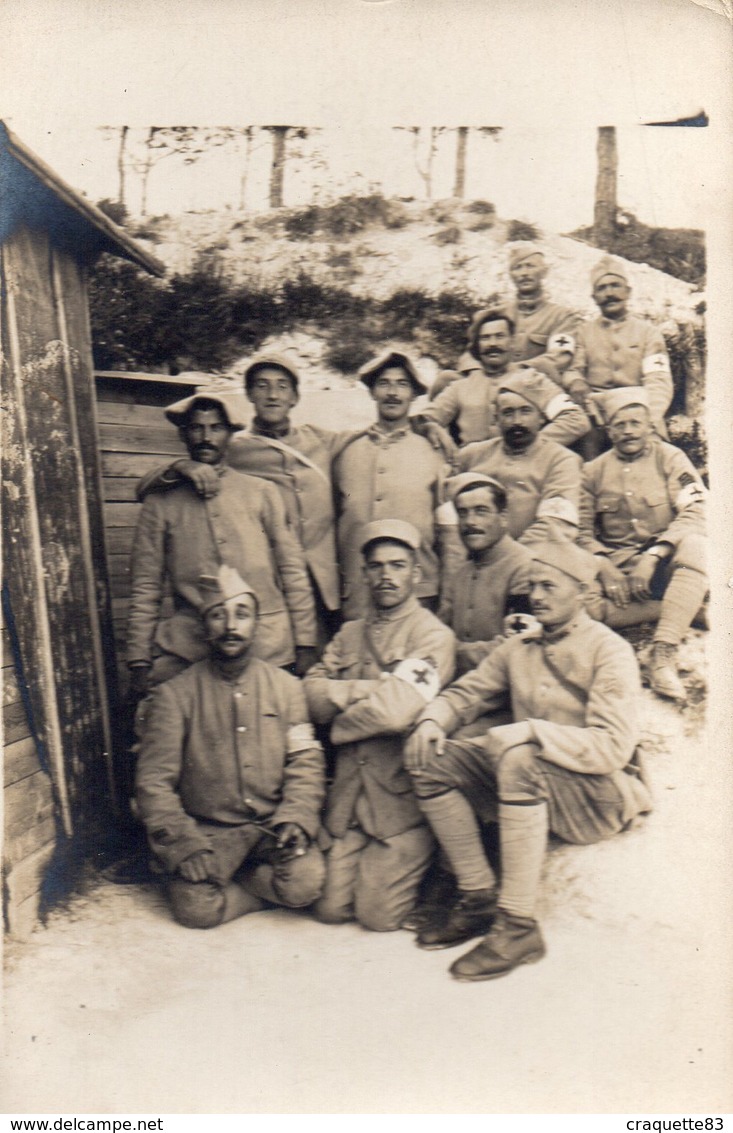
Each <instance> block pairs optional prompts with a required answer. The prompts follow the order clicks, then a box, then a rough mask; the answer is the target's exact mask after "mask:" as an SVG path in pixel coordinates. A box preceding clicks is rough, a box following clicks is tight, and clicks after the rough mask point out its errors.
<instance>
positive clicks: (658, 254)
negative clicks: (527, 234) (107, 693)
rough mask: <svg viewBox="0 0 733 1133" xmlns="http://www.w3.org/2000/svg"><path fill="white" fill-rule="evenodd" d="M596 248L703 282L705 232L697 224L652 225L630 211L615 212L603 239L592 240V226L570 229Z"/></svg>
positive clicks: (676, 275)
mask: <svg viewBox="0 0 733 1133" xmlns="http://www.w3.org/2000/svg"><path fill="white" fill-rule="evenodd" d="M570 235H571V236H573V237H574V238H575V239H576V240H583V241H584V242H585V243H586V244H592V245H593V246H594V247H596V248H603V250H604V251H607V252H612V253H613V254H614V255H617V256H623V257H624V259H627V260H631V261H632V262H633V263H637V264H649V266H650V267H653V268H657V269H658V270H659V271H664V272H666V273H667V275H673V276H674V277H675V278H676V279H684V280H685V282H686V283H692V284H694V285H695V286H696V287H703V286H704V282H705V233H704V232H703V231H702V229H699V228H653V227H650V226H649V225H647V224H643V223H642V222H641V221H640V220H637V218H636V217H635V216H634V214H633V213H630V212H619V214H618V218H617V221H616V225H615V230H614V234H613V236H612V238H611V240H609V241H607V243H604V244H600V243H598V242H597V241H596V240H595V237H594V231H593V228H592V227H587V228H578V229H576V230H575V232H571V233H570Z"/></svg>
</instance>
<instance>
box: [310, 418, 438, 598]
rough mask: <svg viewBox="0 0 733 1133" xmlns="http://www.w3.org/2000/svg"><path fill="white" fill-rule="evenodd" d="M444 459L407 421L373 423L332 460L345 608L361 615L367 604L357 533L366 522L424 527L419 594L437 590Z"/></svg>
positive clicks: (420, 551) (419, 556)
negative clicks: (390, 428) (395, 425)
mask: <svg viewBox="0 0 733 1133" xmlns="http://www.w3.org/2000/svg"><path fill="white" fill-rule="evenodd" d="M445 471H446V465H445V462H444V460H443V458H442V457H441V456H440V454H439V453H437V452H436V451H435V449H433V448H432V447H431V445H430V443H429V442H428V441H427V440H425V438H424V437H420V436H418V435H417V433H414V432H413V431H412V429H411V427H410V426H409V425H406V426H405V427H404V428H402V429H398V430H395V432H393V433H386V432H383V431H382V430H381V429H380V428H379V427H378V426H376V425H375V426H372V427H371V428H370V429H368V430H366V432H364V433H361V434H358V435H357V436H356V437H355V439H354V440H351V441H349V442H348V443H347V444H346V446H345V447H344V448H343V449H342V451H341V452H340V453H339V455H338V456H337V457H336V460H335V461H334V466H333V479H334V488H335V492H336V500H337V511H338V548H339V563H340V565H341V573H342V594H343V612H344V617H346V618H357V617H360V616H362V615H363V614H364V612H365V610H366V608H367V606H368V595H367V589H366V585H365V583H364V579H363V576H362V562H363V559H362V554H361V550H360V548H359V535H360V531H361V528H362V527H363V526H364V524H365V523H370V522H371V521H372V520H377V519H402V520H404V521H406V522H407V523H411V524H412V526H413V527H415V528H416V529H417V530H418V532H419V533H420V540H421V542H420V550H419V551H418V563H419V565H420V570H421V578H420V582H419V583H418V587H417V591H416V592H417V594H418V595H420V597H430V596H433V595H436V594H438V592H439V589H440V566H439V560H438V546H437V544H438V539H437V532H436V526H435V511H436V509H437V508H438V507H439V506H440V504H441V501H442V488H443V479H444V475H445Z"/></svg>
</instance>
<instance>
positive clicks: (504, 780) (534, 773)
mask: <svg viewBox="0 0 733 1133" xmlns="http://www.w3.org/2000/svg"><path fill="white" fill-rule="evenodd" d="M539 750H540V749H539V747H538V746H537V745H536V744H520V745H518V746H517V747H512V748H509V750H508V751H507V752H505V753H504V755H503V756H502V757H501V759H500V760H499V764H498V766H497V769H496V780H497V784H498V787H499V797H500V798H505V797H507V796H509V795H516V794H522V795H528V796H530V797H535V796H536V795H537V794H539V793H540V792H541V790H542V787H543V776H542V771H541V770H540V768H539V766H538V763H537V756H538V755H539Z"/></svg>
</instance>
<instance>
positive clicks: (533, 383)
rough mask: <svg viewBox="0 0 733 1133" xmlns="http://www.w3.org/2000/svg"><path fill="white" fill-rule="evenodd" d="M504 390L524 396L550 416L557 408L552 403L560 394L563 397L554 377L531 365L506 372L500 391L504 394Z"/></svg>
mask: <svg viewBox="0 0 733 1133" xmlns="http://www.w3.org/2000/svg"><path fill="white" fill-rule="evenodd" d="M504 391H506V392H507V393H516V394H518V395H519V397H523V398H524V400H525V401H528V402H529V404H530V405H534V407H535V409H539V411H540V413H543V414H544V415H545V417H548V418H550V417H551V416H552V415H553V409H554V408H555V407H554V406H552V404H551V403H552V402H553V401H557V398H558V396H560V397H561V398H562V397H563V391H562V390H561V389H560V388H559V386H558V385H557V383H556V382H553V380H552V378H548V377H547V375H546V374H541V373H540V371H539V370H535V369H534V368H533V367H531V366H527V367H522V366H517V367H516V369H513V370H510V371H509V372H508V373H507V374H505V376H504V377H503V378H501V380H500V385H499V389H498V393H499V394H502V393H504ZM563 408H565V406H563Z"/></svg>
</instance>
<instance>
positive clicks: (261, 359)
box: [244, 354, 300, 393]
mask: <svg viewBox="0 0 733 1133" xmlns="http://www.w3.org/2000/svg"><path fill="white" fill-rule="evenodd" d="M268 366H269V367H272V369H274V370H282V371H283V373H285V374H286V375H287V377H289V378H290V380H291V382H292V383H293V388H294V390H295V392H296V393H298V392H299V386H300V374H299V373H298V371H297V370H296V368H295V366H294V365H293V363H292V362H291V361H290V360H289V359H288V358H286V357H285V355H284V354H257V355H256V357H254V358H253V359H252V361H251V362H248V363H247V368H246V370H245V371H244V388H245V389H249V387H250V385H251V384H252V379H253V378H254V376H255V374H256V372H257V370H264V369H265V368H266V367H268Z"/></svg>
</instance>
